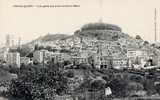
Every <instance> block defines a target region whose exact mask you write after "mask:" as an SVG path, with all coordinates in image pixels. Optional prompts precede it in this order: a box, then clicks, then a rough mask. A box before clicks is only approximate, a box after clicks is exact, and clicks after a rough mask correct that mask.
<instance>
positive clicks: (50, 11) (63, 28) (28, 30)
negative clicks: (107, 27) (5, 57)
mask: <svg viewBox="0 0 160 100" xmlns="http://www.w3.org/2000/svg"><path fill="white" fill-rule="evenodd" d="M102 2H103V4H102V6H101V7H100V0H0V42H3V43H4V40H5V35H6V34H14V35H15V37H19V36H20V37H22V41H23V42H28V41H31V40H32V39H35V38H37V37H39V36H43V35H45V34H47V33H52V34H56V33H65V34H73V32H74V31H75V30H77V29H79V28H80V27H82V26H83V25H84V24H86V23H90V22H98V21H99V19H100V18H101V17H102V19H103V22H105V23H111V24H116V25H118V26H120V27H121V28H122V30H123V32H125V33H128V34H129V35H131V36H135V35H136V34H139V35H141V37H142V38H144V39H145V40H148V41H150V42H153V41H154V8H157V13H158V15H157V22H158V25H157V27H158V36H157V38H158V40H159V41H160V6H159V5H160V0H102ZM29 4H32V5H38V4H50V5H54V4H60V5H63V4H77V5H80V7H76V8H69V7H68V8H16V7H13V5H29Z"/></svg>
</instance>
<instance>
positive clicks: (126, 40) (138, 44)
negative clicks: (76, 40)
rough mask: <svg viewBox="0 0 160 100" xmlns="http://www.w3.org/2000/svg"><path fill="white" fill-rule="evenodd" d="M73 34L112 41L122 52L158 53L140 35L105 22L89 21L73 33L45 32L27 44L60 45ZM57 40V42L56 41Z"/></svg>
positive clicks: (157, 50)
mask: <svg viewBox="0 0 160 100" xmlns="http://www.w3.org/2000/svg"><path fill="white" fill-rule="evenodd" d="M73 36H76V37H88V40H92V39H93V38H94V39H97V40H105V41H110V42H112V44H113V45H117V46H120V47H121V50H122V52H123V51H125V52H126V50H127V49H131V48H136V49H147V50H151V51H152V53H156V54H159V51H160V50H159V49H158V48H155V47H154V45H152V44H150V43H149V42H148V41H144V40H143V39H142V38H141V37H140V36H138V35H137V36H136V37H131V36H129V34H126V33H123V31H122V29H121V28H120V27H119V26H117V25H113V24H106V23H89V24H86V25H84V26H82V27H81V28H80V29H79V30H77V31H75V32H74V34H73V35H67V34H47V35H45V36H41V37H39V38H37V39H35V40H33V41H31V42H30V43H28V44H29V45H32V46H33V45H35V44H36V43H41V44H44V45H45V44H50V45H53V46H54V45H60V43H66V41H63V40H67V39H69V41H68V42H67V43H66V44H71V42H73V40H72V39H71V38H72V37H73ZM57 41H58V42H57Z"/></svg>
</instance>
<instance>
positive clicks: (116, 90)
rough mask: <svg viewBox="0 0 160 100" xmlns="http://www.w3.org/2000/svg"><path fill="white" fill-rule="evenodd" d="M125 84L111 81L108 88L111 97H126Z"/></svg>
mask: <svg viewBox="0 0 160 100" xmlns="http://www.w3.org/2000/svg"><path fill="white" fill-rule="evenodd" d="M126 86H127V82H126V81H125V80H120V79H113V80H112V81H111V82H110V83H109V87H110V88H111V90H112V93H113V95H115V96H116V97H126V96H127V94H128V93H127V92H128V91H127V90H126V89H127V88H126Z"/></svg>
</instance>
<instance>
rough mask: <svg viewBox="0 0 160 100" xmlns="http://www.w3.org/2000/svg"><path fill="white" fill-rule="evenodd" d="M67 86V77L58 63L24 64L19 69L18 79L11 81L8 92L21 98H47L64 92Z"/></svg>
mask: <svg viewBox="0 0 160 100" xmlns="http://www.w3.org/2000/svg"><path fill="white" fill-rule="evenodd" d="M67 88H68V85H67V78H65V77H64V75H63V71H62V69H61V68H59V66H58V65H56V64H50V65H48V66H45V67H43V66H40V65H37V66H36V65H35V66H24V67H23V68H21V69H20V72H19V74H18V79H16V80H13V81H12V83H11V86H10V94H11V95H12V96H13V97H17V98H20V99H21V100H48V99H47V98H48V97H50V98H53V95H55V94H57V95H61V94H64V93H66V91H67Z"/></svg>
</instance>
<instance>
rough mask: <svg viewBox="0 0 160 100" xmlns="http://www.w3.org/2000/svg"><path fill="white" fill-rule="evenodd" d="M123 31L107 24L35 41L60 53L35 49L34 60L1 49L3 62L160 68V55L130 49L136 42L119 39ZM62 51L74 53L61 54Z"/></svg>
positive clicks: (87, 26)
mask: <svg viewBox="0 0 160 100" xmlns="http://www.w3.org/2000/svg"><path fill="white" fill-rule="evenodd" d="M121 31H122V30H121V28H120V27H118V26H116V25H110V24H105V23H95V24H89V25H84V26H83V27H82V28H81V30H79V32H80V33H76V34H74V35H73V36H70V37H67V38H65V39H60V40H58V39H57V40H55V41H46V42H42V41H35V43H33V45H37V44H38V45H39V46H45V47H47V46H50V47H51V48H52V49H56V51H48V50H46V49H42V50H33V58H29V57H21V56H20V54H19V53H18V52H9V50H8V48H4V49H1V50H0V61H1V63H2V62H3V63H4V62H5V63H6V64H8V65H16V66H18V67H20V65H21V64H29V63H33V62H37V63H47V62H48V61H52V62H54V63H57V62H64V61H70V62H71V63H72V64H74V65H75V64H82V63H85V64H91V65H92V66H94V67H96V68H105V69H107V68H115V69H123V68H135V69H150V68H156V67H159V66H160V56H159V55H155V54H154V53H153V51H150V49H147V48H146V49H145V48H139V47H138V48H136V47H134V46H133V48H130V47H126V46H130V44H128V43H131V44H133V43H132V42H129V41H128V40H127V39H125V37H122V38H119V36H120V35H123V34H124V33H123V32H121ZM97 33H98V34H100V33H101V37H102V35H104V36H103V37H107V38H110V39H99V35H98V34H97ZM80 34H83V35H80ZM88 34H92V36H87V35H88ZM93 35H95V36H93ZM106 35H107V36H106ZM123 36H125V35H123ZM113 39H114V41H113ZM131 40H132V39H130V41H131ZM127 41H128V42H127ZM28 46H29V45H28ZM62 49H63V50H68V51H70V52H61V50H62Z"/></svg>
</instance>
